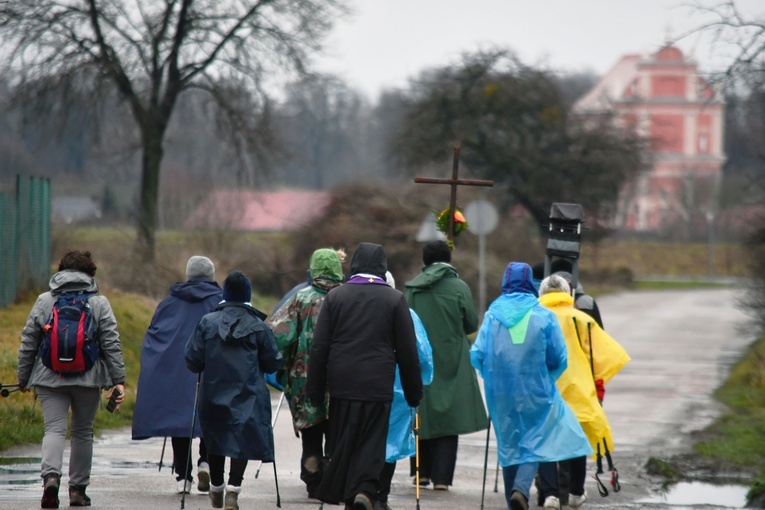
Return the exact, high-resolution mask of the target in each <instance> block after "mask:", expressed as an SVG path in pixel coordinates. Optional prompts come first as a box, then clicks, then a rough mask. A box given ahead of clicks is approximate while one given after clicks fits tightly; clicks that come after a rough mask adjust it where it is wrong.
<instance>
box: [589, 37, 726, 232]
mask: <svg viewBox="0 0 765 510" xmlns="http://www.w3.org/2000/svg"><path fill="white" fill-rule="evenodd" d="M574 109H575V111H576V112H577V113H579V114H583V115H598V114H602V113H606V112H611V113H616V115H617V119H618V122H620V123H621V125H622V126H625V127H632V128H634V129H636V130H637V131H638V133H640V134H642V135H644V136H647V137H649V138H650V139H651V142H652V156H653V167H652V168H651V170H650V171H649V172H647V173H646V174H645V175H643V176H641V177H640V178H638V179H637V180H636V181H635V182H631V183H629V184H628V186H626V187H625V189H624V190H623V193H622V197H621V200H620V208H619V209H620V210H619V215H618V218H617V219H616V225H615V226H616V227H617V228H624V229H626V230H633V231H658V230H661V229H662V228H665V227H667V226H668V225H678V224H683V223H686V224H690V223H691V221H692V220H693V218H694V216H695V217H698V216H702V217H703V216H704V215H705V214H707V215H709V214H714V212H715V211H714V209H715V203H716V197H717V193H718V188H719V181H720V178H721V175H722V166H723V163H724V161H725V156H724V154H723V115H724V104H723V100H722V98H721V97H720V95H719V93H718V92H717V91H716V90H714V89H713V88H712V87H711V86H710V84H709V83H708V82H707V81H706V80H705V79H704V78H703V77H701V76H700V75H699V73H698V67H697V64H696V62H695V61H694V60H693V59H690V58H688V57H686V56H684V55H683V53H682V52H681V51H680V50H679V49H677V48H676V47H674V46H671V45H670V46H665V47H663V48H661V49H660V50H659V51H657V52H656V53H654V54H652V55H649V56H641V55H626V56H624V57H622V59H621V60H620V61H619V62H618V63H617V64H616V65H615V66H614V67H613V68H612V69H611V70H610V71H609V72H608V73H607V74H606V75H605V76H604V77H603V78H602V79H601V80H600V82H599V83H598V84H597V85H596V86H595V87H594V88H593V89H592V90H591V91H590V92H589V93H588V94H587V95H585V96H584V97H582V98H581V99H580V100H579V101H578V102H577V103H576V105H575V106H574Z"/></svg>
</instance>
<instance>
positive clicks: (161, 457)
mask: <svg viewBox="0 0 765 510" xmlns="http://www.w3.org/2000/svg"><path fill="white" fill-rule="evenodd" d="M165 446H167V436H165V440H164V441H162V453H161V454H160V455H159V469H158V471H162V459H164V458H165ZM189 448H191V445H189Z"/></svg>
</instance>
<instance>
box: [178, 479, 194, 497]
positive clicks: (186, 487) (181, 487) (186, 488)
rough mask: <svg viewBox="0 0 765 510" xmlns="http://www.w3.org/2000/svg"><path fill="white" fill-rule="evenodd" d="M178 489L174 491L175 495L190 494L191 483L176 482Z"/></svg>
mask: <svg viewBox="0 0 765 510" xmlns="http://www.w3.org/2000/svg"><path fill="white" fill-rule="evenodd" d="M177 483H178V488H177V489H176V490H175V493H176V494H183V493H184V492H185V493H186V494H191V481H190V480H178V482H177Z"/></svg>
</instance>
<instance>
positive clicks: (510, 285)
mask: <svg viewBox="0 0 765 510" xmlns="http://www.w3.org/2000/svg"><path fill="white" fill-rule="evenodd" d="M531 275H532V273H531V267H529V265H528V264H523V263H518V262H511V263H510V264H509V265H508V266H507V270H506V271H505V275H504V278H503V279H502V295H501V296H500V297H498V298H497V299H496V300H495V301H494V302H493V303H492V304H491V306H490V307H489V310H488V311H487V312H486V314H485V316H484V320H483V324H482V325H481V329H480V330H479V332H478V337H477V338H476V341H475V343H474V344H473V347H472V348H471V349H470V360H471V363H472V364H473V366H474V367H475V368H476V369H478V371H479V373H480V375H481V377H482V378H483V380H484V389H485V393H486V403H487V405H488V407H489V414H490V416H491V421H492V423H493V424H494V430H495V433H496V435H497V446H498V451H499V462H500V464H501V465H502V466H503V467H505V466H511V465H516V464H526V463H530V462H552V461H559V460H566V459H572V458H576V457H581V456H583V455H588V454H590V453H592V448H591V447H590V445H589V442H588V441H587V436H585V434H584V432H583V431H582V427H581V426H580V425H579V422H578V421H577V419H576V416H575V415H574V413H573V412H572V411H571V409H570V408H569V407H568V405H567V404H566V403H565V402H564V400H563V398H562V397H561V395H560V393H559V392H558V389H557V387H556V386H555V381H556V379H557V378H558V377H559V376H560V375H561V374H562V373H563V371H564V370H565V369H566V355H567V354H566V341H565V339H564V338H563V334H562V333H561V329H560V326H559V325H558V318H557V317H556V316H555V314H554V313H552V312H551V311H550V310H548V309H547V308H545V307H544V306H542V305H541V304H540V303H539V301H538V300H537V298H536V293H535V290H534V284H533V282H532V276H531Z"/></svg>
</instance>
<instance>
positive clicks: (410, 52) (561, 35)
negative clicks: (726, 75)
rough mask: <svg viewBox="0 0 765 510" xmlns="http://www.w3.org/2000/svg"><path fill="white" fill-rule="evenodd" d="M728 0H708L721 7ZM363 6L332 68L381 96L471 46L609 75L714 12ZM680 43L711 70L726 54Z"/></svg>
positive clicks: (625, 6) (755, 4) (648, 7)
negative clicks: (626, 58)
mask: <svg viewBox="0 0 765 510" xmlns="http://www.w3.org/2000/svg"><path fill="white" fill-rule="evenodd" d="M721 1H722V0H703V3H704V5H707V6H709V5H715V4H717V3H720V2H721ZM735 1H736V6H737V8H739V10H740V11H742V12H743V13H745V14H747V15H748V16H750V17H763V16H765V0H735ZM350 2H351V6H352V8H353V10H354V12H353V13H352V14H351V15H350V16H349V17H348V18H347V19H345V20H343V21H341V22H339V23H338V24H337V25H336V27H335V29H334V30H333V32H332V34H331V36H330V38H329V40H328V44H327V56H326V57H325V58H324V59H322V60H321V61H320V63H319V67H320V69H321V70H323V71H331V72H334V73H336V74H338V75H340V76H341V77H342V78H344V79H345V80H346V81H347V82H348V83H349V85H351V86H352V87H354V88H356V89H359V90H361V91H362V92H364V93H366V94H368V95H369V96H370V98H372V99H375V98H376V96H377V94H378V93H379V92H380V91H381V90H382V89H385V88H392V87H402V86H405V85H406V83H407V80H408V79H409V78H411V77H414V76H416V75H417V74H418V73H419V71H421V70H422V69H425V68H428V67H436V66H442V65H446V64H448V63H451V62H454V61H456V60H457V58H458V57H459V55H460V54H461V53H463V52H465V51H474V50H477V49H485V48H491V47H503V48H510V49H512V50H514V51H515V52H516V53H517V54H518V55H519V56H520V58H521V60H522V61H523V62H525V63H527V64H541V65H545V66H547V67H550V68H553V69H558V70H561V71H584V70H591V71H594V72H595V73H597V74H603V73H605V72H607V71H608V70H609V69H610V68H611V66H613V65H614V64H615V63H616V62H617V61H618V60H619V58H620V57H621V56H622V55H624V54H628V53H641V52H648V51H652V50H656V49H657V48H658V47H659V46H661V44H662V43H663V42H664V41H665V40H666V39H667V36H668V35H670V36H672V37H677V36H679V35H680V34H682V33H684V32H686V31H688V30H690V29H691V28H693V27H696V26H698V25H700V24H701V23H702V22H703V21H704V19H705V18H703V17H702V16H701V14H699V13H698V12H695V13H694V10H693V9H692V8H691V7H690V5H691V4H690V2H683V1H682V0H350ZM678 46H679V47H680V48H681V49H682V50H683V51H684V52H686V53H691V52H692V53H693V54H694V55H695V57H696V59H697V60H698V61H699V63H700V64H701V66H702V71H710V70H712V69H713V68H715V67H717V68H719V67H720V66H721V65H723V64H724V62H725V60H724V58H723V54H724V53H725V51H724V50H723V49H722V48H720V47H719V45H718V46H717V47H712V45H711V40H710V38H709V37H700V36H691V37H688V38H687V39H685V40H683V41H681V42H680V43H679V44H678Z"/></svg>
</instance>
